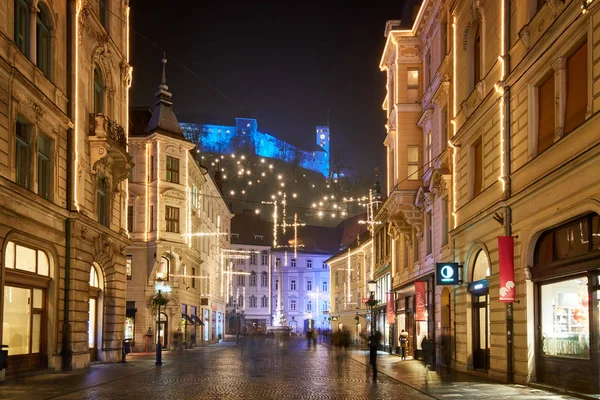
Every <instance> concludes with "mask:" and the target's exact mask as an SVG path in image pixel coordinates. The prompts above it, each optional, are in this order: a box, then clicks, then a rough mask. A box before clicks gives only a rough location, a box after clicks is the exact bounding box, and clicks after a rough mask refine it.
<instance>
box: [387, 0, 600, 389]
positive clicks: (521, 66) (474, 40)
mask: <svg viewBox="0 0 600 400" xmlns="http://www.w3.org/2000/svg"><path fill="white" fill-rule="evenodd" d="M415 15H416V17H415V18H414V19H413V20H411V24H410V25H409V26H394V22H393V21H390V22H389V23H388V29H386V33H387V42H386V47H385V50H384V55H383V58H382V65H381V68H382V70H384V71H386V72H387V74H388V96H387V99H388V102H387V103H384V104H386V105H387V109H388V111H389V110H390V107H391V106H390V102H389V99H390V97H391V96H394V95H396V96H397V98H398V101H397V102H396V103H395V104H394V106H393V107H394V109H395V110H396V112H391V113H389V114H388V115H389V117H388V128H389V131H388V138H387V139H386V143H385V144H386V146H387V148H388V173H391V176H388V191H389V198H388V200H387V201H386V203H385V204H384V205H383V207H382V209H381V213H382V214H387V215H386V216H385V220H386V221H387V222H388V223H389V224H390V227H391V229H392V230H395V231H396V232H398V233H399V235H398V236H399V239H398V238H394V242H393V243H392V254H393V257H394V256H395V257H396V262H394V260H393V257H392V268H394V267H393V265H394V264H396V265H397V267H396V268H395V269H394V270H393V271H394V277H393V287H394V290H395V291H396V294H395V297H396V308H397V309H398V308H399V306H400V305H402V301H400V302H399V300H400V299H402V298H403V297H406V296H405V294H406V293H407V292H406V290H408V293H407V294H408V297H407V300H406V302H405V303H404V305H405V306H406V311H407V312H408V310H409V309H413V307H410V306H411V305H412V303H417V297H418V296H416V294H417V293H415V294H413V293H411V292H410V290H411V289H410V285H411V283H410V282H411V281H412V280H415V283H416V282H420V281H424V282H425V286H424V287H423V285H422V284H419V286H420V287H421V290H423V289H424V290H425V292H424V302H425V304H424V307H425V308H424V311H425V312H426V319H427V322H428V328H427V335H428V337H430V338H434V342H435V345H436V347H435V356H436V361H437V363H443V364H451V365H453V366H454V367H455V368H457V369H460V370H478V371H482V372H484V373H485V374H487V375H488V376H490V377H492V378H495V379H498V380H503V381H509V382H513V381H514V382H519V383H528V382H540V383H544V384H548V385H553V386H557V387H560V388H565V389H574V390H578V391H582V392H587V393H599V392H600V378H599V376H600V375H599V371H598V363H597V361H596V358H597V356H598V354H600V349H599V348H598V342H597V340H595V339H594V338H596V337H597V335H598V333H599V332H598V325H597V324H596V323H594V322H593V321H597V318H598V310H597V308H596V307H592V306H590V304H595V303H594V302H595V301H596V297H597V287H598V273H597V271H596V267H595V265H597V260H598V258H599V257H600V252H598V246H597V242H598V239H597V236H598V229H599V228H598V227H599V225H600V222H599V218H600V217H599V216H598V211H599V208H598V204H599V203H598V199H599V195H600V185H599V184H600V182H599V178H598V174H597V173H595V172H594V171H595V165H596V164H597V162H598V157H599V152H598V149H597V147H598V146H597V145H598V143H599V142H600V133H598V132H599V130H598V123H599V122H598V114H597V112H598V108H599V107H600V101H599V100H598V97H599V96H600V92H599V90H598V88H597V87H595V86H594V85H593V82H594V81H595V79H597V78H598V77H597V75H598V71H596V70H597V69H598V68H595V66H596V62H595V61H593V60H594V58H593V57H592V55H593V54H594V51H595V50H596V49H595V48H594V43H598V38H597V36H598V35H599V34H600V32H599V31H598V28H597V27H596V25H597V24H594V23H593V21H595V19H597V18H598V16H599V15H600V14H598V10H597V8H596V7H595V4H594V3H591V4H590V2H586V3H584V4H583V6H582V4H581V3H580V2H557V1H547V2H539V1H538V2H536V1H528V2H522V3H518V4H516V3H514V2H509V1H506V0H493V1H485V2H478V1H468V0H464V1H456V2H442V1H436V0H432V1H428V0H425V1H423V2H422V4H420V7H419V8H418V12H417V13H416V14H415ZM409 19H410V18H409ZM390 25H391V26H390ZM596 47H597V45H596ZM407 57H412V59H413V61H414V62H415V64H414V68H416V70H417V71H418V74H419V80H418V83H417V85H411V84H410V83H408V82H404V81H403V80H402V79H401V77H402V76H403V75H404V72H403V69H402V66H403V65H404V63H405V62H406V58H407ZM393 71H395V72H393ZM413 86H416V88H418V90H419V95H418V97H417V98H418V100H417V101H418V103H419V104H418V105H419V107H420V108H421V109H420V111H419V113H420V116H419V117H418V123H417V124H415V120H414V119H415V118H414V116H412V115H402V114H401V111H402V110H403V109H405V108H406V106H405V105H403V98H404V97H403V96H404V93H408V92H410V90H414V87H413ZM401 122H402V123H406V124H407V125H406V126H405V128H402V129H398V128H397V127H398V126H399V124H400V123H401ZM394 127H396V129H394ZM415 130H416V131H415ZM414 132H416V133H415V135H416V136H414V137H415V138H417V139H418V141H417V142H416V143H415V144H414V145H415V146H418V148H419V150H420V151H419V159H418V167H417V168H418V170H419V172H418V176H419V180H418V181H416V182H415V184H416V187H406V188H405V187H404V186H406V185H408V184H409V182H410V169H409V168H412V167H411V165H412V164H411V162H412V161H411V160H414V158H411V157H410V156H409V157H404V156H403V153H402V149H401V147H402V145H403V144H404V143H407V141H408V140H411V139H412V138H413V137H412V136H411V137H410V138H408V137H407V139H406V140H403V139H402V135H411V134H412V133H414ZM398 139H400V141H399V142H398ZM399 143H400V147H398V144H399ZM446 143H447V145H446ZM408 144H410V143H408ZM407 167H409V168H408V169H407ZM396 176H398V178H396ZM396 180H398V182H397V183H396ZM506 240H508V241H507V242H506ZM404 243H406V245H405V244H404ZM500 243H508V245H507V246H506V247H504V245H503V244H502V245H501V244H500ZM394 246H396V247H395V249H394ZM411 248H412V251H411ZM410 253H412V254H410ZM513 253H514V255H513ZM407 255H408V257H407ZM505 255H506V259H504V256H505ZM407 258H408V261H409V263H408V267H407V264H406V263H405V261H404V260H405V259H407ZM501 258H502V262H501V261H500V260H501ZM505 260H506V262H505ZM449 262H455V263H458V264H459V265H460V266H462V268H458V269H457V272H458V273H459V275H460V283H459V284H457V285H445V284H440V285H437V284H436V280H438V281H439V278H440V276H439V274H436V264H447V263H449ZM507 284H508V285H507ZM407 285H408V286H407ZM416 287H417V286H416V285H415V288H416ZM406 288H408V289H406ZM415 305H416V304H415ZM415 308H416V307H415ZM416 313H417V311H416V310H414V309H413V314H416ZM398 315H399V314H398ZM408 328H409V329H417V325H416V324H411V326H408ZM416 344H417V343H414V341H413V345H416ZM590 371H591V373H590Z"/></svg>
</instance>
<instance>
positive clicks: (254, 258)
mask: <svg viewBox="0 0 600 400" xmlns="http://www.w3.org/2000/svg"><path fill="white" fill-rule="evenodd" d="M250 265H256V253H251V254H250Z"/></svg>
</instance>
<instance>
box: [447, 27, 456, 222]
mask: <svg viewBox="0 0 600 400" xmlns="http://www.w3.org/2000/svg"><path fill="white" fill-rule="evenodd" d="M456 63H457V59H456V16H454V17H453V20H452V70H453V76H452V80H453V82H452V96H453V103H452V114H453V115H454V117H453V118H452V128H453V129H452V136H455V135H456V116H457V110H456V79H457V78H456ZM448 143H449V144H450V146H451V147H452V217H453V219H454V228H456V226H457V217H456V174H457V172H456V147H455V146H453V145H452V143H450V141H449V142H448Z"/></svg>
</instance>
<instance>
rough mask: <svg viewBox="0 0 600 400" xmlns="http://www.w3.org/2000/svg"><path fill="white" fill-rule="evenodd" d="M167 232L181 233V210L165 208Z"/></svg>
mask: <svg viewBox="0 0 600 400" xmlns="http://www.w3.org/2000/svg"><path fill="white" fill-rule="evenodd" d="M165 220H166V221H167V232H173V233H179V208H177V207H171V206H165Z"/></svg>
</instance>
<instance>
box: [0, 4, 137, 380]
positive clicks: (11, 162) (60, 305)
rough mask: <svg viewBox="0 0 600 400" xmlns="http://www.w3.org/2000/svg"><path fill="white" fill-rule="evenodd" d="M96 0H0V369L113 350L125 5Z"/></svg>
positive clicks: (123, 162)
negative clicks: (2, 360) (3, 353)
mask: <svg viewBox="0 0 600 400" xmlns="http://www.w3.org/2000/svg"><path fill="white" fill-rule="evenodd" d="M100 4H101V5H100ZM100 4H98V2H90V1H67V2H62V3H59V2H52V1H42V0H40V1H38V0H32V1H24V0H14V1H13V0H10V1H6V2H4V3H3V5H2V6H1V7H0V43H1V44H0V48H1V50H0V82H1V86H2V90H1V91H0V96H1V99H2V100H1V103H2V105H3V106H2V108H1V111H0V119H1V120H2V123H1V124H0V204H1V205H0V248H1V249H2V252H1V254H2V257H0V282H1V286H0V291H1V295H0V299H1V300H0V304H1V307H0V323H1V324H2V330H1V331H0V343H2V344H3V345H7V346H8V349H7V350H8V368H7V370H6V371H2V372H0V374H2V376H4V373H5V372H6V373H8V374H18V373H21V372H28V371H33V370H43V369H46V368H49V369H60V368H63V369H74V368H83V367H86V366H88V365H89V363H90V361H93V360H102V361H107V362H114V361H118V360H120V359H121V348H122V340H123V329H124V322H125V289H126V284H125V282H126V281H125V270H126V257H125V249H126V246H127V245H128V244H129V240H128V236H127V227H126V224H125V222H126V218H125V215H126V209H127V205H126V202H127V181H126V179H127V176H128V174H129V170H130V168H131V165H132V164H131V159H130V156H129V154H128V153H127V140H128V110H127V103H128V91H129V87H130V84H131V67H130V66H129V41H128V40H129V37H128V31H129V23H128V21H129V5H128V1H116V0H111V1H106V2H101V3H100ZM23 316H27V318H23Z"/></svg>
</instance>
